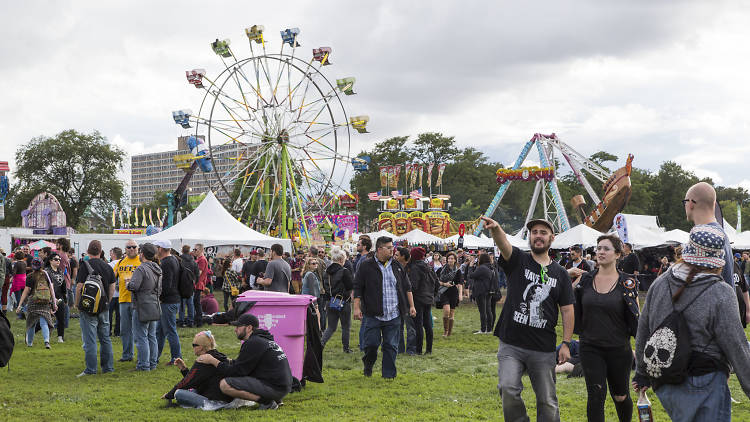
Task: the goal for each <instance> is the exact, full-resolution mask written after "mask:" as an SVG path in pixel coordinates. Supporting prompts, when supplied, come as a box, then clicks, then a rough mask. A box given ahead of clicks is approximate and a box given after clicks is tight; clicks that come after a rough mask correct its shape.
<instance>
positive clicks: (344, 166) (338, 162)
mask: <svg viewBox="0 0 750 422" xmlns="http://www.w3.org/2000/svg"><path fill="white" fill-rule="evenodd" d="M299 34H300V30H299V29H298V28H289V29H285V30H283V31H281V34H280V35H281V45H280V47H278V48H276V49H275V50H274V51H272V50H271V48H272V46H271V44H272V42H271V41H270V40H269V39H267V35H268V34H267V33H266V32H265V30H264V27H263V26H262V25H253V26H251V27H249V28H246V29H245V35H246V36H247V41H248V44H249V49H250V55H249V56H248V57H245V58H241V57H239V53H238V51H237V50H235V49H233V48H232V47H231V42H230V40H229V39H222V40H220V39H216V40H215V41H214V42H212V43H211V48H212V50H213V52H214V53H215V54H216V56H217V57H218V58H219V60H220V61H221V63H222V65H223V68H222V69H221V71H220V72H218V74H216V75H215V76H209V73H208V72H207V71H206V70H205V69H192V70H189V71H186V72H185V73H186V78H187V82H188V83H189V84H190V85H192V86H193V87H195V88H196V89H198V90H202V91H203V99H202V101H201V103H200V107H199V108H198V112H197V113H193V112H192V111H191V110H187V109H184V110H178V111H175V112H173V118H174V121H175V123H177V124H178V125H180V126H181V127H182V128H184V129H189V133H188V134H189V137H188V147H189V148H190V150H191V152H190V154H186V155H181V156H178V157H176V158H175V162H176V164H177V166H178V167H181V168H183V169H185V170H186V173H187V174H186V178H187V179H188V180H189V176H190V175H192V174H193V173H194V172H195V171H196V170H197V169H198V168H200V170H201V171H202V172H203V174H204V175H210V180H211V183H210V184H211V186H212V190H214V191H217V192H219V193H220V194H221V193H224V194H225V195H226V197H228V198H229V201H228V204H227V208H228V210H229V211H230V212H231V213H232V214H233V215H234V216H235V217H237V218H238V219H239V220H240V221H242V222H244V223H246V224H248V225H249V226H250V227H252V228H254V229H256V230H258V231H261V232H263V233H269V234H272V235H275V236H279V237H284V238H291V237H297V236H298V235H301V236H302V237H305V236H306V234H307V233H309V232H308V230H309V227H308V225H309V224H310V223H312V224H315V222H319V221H320V219H319V218H318V217H319V216H326V215H330V214H331V213H332V212H333V211H334V210H335V209H341V208H342V207H347V206H348V205H350V204H351V203H352V202H353V203H354V204H355V207H356V201H357V200H358V199H357V197H356V196H355V195H352V194H351V193H349V192H348V191H347V189H346V188H345V187H344V185H345V184H346V185H348V180H349V178H350V176H351V172H352V171H364V170H366V169H367V162H366V161H364V160H363V159H362V158H359V157H351V156H350V144H351V136H352V133H353V132H356V133H368V132H367V124H368V121H369V117H368V116H364V115H362V116H349V114H348V113H347V110H346V108H345V106H344V101H343V100H342V98H343V97H346V96H350V95H353V94H355V91H354V84H355V82H356V79H355V78H353V77H343V78H340V79H335V83H332V82H331V81H332V80H333V79H331V78H329V77H328V76H326V74H325V72H324V71H325V70H327V69H330V67H329V66H331V65H332V64H333V63H332V62H331V58H332V52H333V51H332V49H331V47H317V48H312V57H305V56H303V52H302V51H303V50H302V48H301V43H300V41H301V39H300V37H299ZM269 38H270V37H269ZM306 51H309V50H306ZM352 129H353V130H352ZM227 145H234V146H236V147H237V148H234V149H232V151H234V153H233V154H226V153H219V151H220V150H226V148H224V149H222V148H221V147H222V146H227ZM183 185H184V186H183ZM185 186H187V182H184V183H182V184H181V185H180V187H181V188H182V190H181V188H180V187H178V189H177V191H175V193H174V195H173V198H174V200H173V202H174V203H175V204H179V198H180V197H181V196H182V195H183V194H184V187H185ZM171 208H173V207H170V209H171ZM171 214H173V212H171V213H170V217H171ZM316 218H317V219H316Z"/></svg>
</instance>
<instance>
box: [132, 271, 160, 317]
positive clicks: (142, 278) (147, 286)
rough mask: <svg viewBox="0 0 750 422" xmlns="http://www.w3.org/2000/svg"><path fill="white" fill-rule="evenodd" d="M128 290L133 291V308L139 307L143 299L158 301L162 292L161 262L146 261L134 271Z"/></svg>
mask: <svg viewBox="0 0 750 422" xmlns="http://www.w3.org/2000/svg"><path fill="white" fill-rule="evenodd" d="M127 287H128V290H130V291H131V292H133V308H136V309H137V305H136V304H137V303H138V302H139V301H141V300H147V299H146V296H152V297H149V299H151V300H156V301H157V302H158V300H159V295H160V294H161V267H159V264H157V263H155V262H151V261H144V262H143V263H141V265H140V266H139V267H138V268H136V269H135V271H133V277H131V278H130V281H128V285H127Z"/></svg>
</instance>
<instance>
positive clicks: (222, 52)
mask: <svg viewBox="0 0 750 422" xmlns="http://www.w3.org/2000/svg"><path fill="white" fill-rule="evenodd" d="M230 43H231V41H229V39H224V40H221V41H219V39H218V38H217V39H216V41H214V42H212V43H211V49H212V50H214V53H216V54H217V55H219V56H221V57H232V52H231V51H229V44H230Z"/></svg>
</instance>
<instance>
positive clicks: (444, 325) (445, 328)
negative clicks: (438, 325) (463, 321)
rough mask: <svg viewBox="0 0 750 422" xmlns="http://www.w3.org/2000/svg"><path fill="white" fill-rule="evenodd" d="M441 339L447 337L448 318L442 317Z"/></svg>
mask: <svg viewBox="0 0 750 422" xmlns="http://www.w3.org/2000/svg"><path fill="white" fill-rule="evenodd" d="M443 337H448V318H446V317H443Z"/></svg>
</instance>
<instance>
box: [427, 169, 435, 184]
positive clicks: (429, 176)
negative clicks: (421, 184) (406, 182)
mask: <svg viewBox="0 0 750 422" xmlns="http://www.w3.org/2000/svg"><path fill="white" fill-rule="evenodd" d="M434 166H435V163H430V164H428V165H427V186H428V187H432V168H433V167H434Z"/></svg>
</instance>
